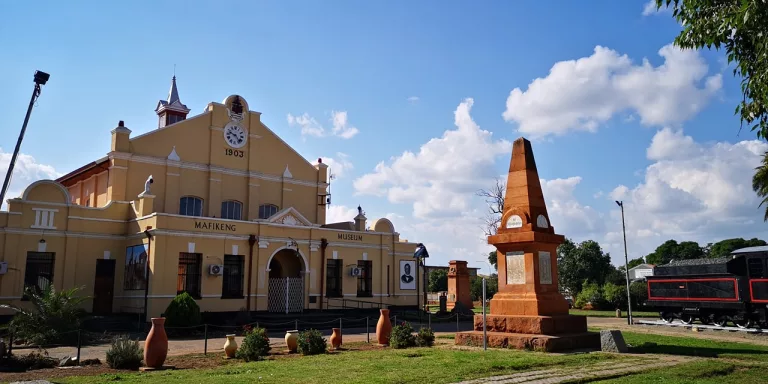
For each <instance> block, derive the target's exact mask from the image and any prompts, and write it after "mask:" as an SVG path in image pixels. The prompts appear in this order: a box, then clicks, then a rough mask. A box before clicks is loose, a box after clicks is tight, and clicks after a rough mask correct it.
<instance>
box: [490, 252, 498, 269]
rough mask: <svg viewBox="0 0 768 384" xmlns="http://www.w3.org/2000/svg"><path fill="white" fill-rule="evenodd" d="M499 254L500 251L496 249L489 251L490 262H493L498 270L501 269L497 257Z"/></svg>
mask: <svg viewBox="0 0 768 384" xmlns="http://www.w3.org/2000/svg"><path fill="white" fill-rule="evenodd" d="M497 255H498V253H496V251H495V250H494V251H490V252H488V262H489V263H491V265H493V268H495V269H496V270H498V269H499V265H498V262H499V261H498V260H497V257H498V256H497Z"/></svg>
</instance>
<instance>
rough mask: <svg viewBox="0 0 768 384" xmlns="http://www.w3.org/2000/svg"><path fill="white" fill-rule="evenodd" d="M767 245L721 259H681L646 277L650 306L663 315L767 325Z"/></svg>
mask: <svg viewBox="0 0 768 384" xmlns="http://www.w3.org/2000/svg"><path fill="white" fill-rule="evenodd" d="M767 261H768V246H761V247H749V248H742V249H738V250H735V251H733V252H732V253H731V255H730V256H728V257H724V258H717V259H694V260H677V261H672V262H670V263H669V264H665V265H660V266H657V267H656V268H654V270H653V273H654V274H653V276H647V277H646V279H647V281H648V301H647V302H646V306H648V307H651V308H654V309H655V310H658V311H659V315H660V317H661V319H662V320H664V321H666V322H671V321H672V320H673V319H680V320H681V321H682V322H683V323H686V324H691V323H693V322H694V321H695V320H697V319H698V320H699V321H700V322H701V323H703V324H714V325H717V326H721V327H723V326H725V325H726V324H728V322H732V323H733V324H735V325H736V326H738V327H741V328H749V327H751V326H752V325H755V324H758V325H759V326H760V327H762V328H765V327H768V313H767V312H768V265H766V262H767Z"/></svg>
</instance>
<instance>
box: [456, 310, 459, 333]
mask: <svg viewBox="0 0 768 384" xmlns="http://www.w3.org/2000/svg"><path fill="white" fill-rule="evenodd" d="M458 331H459V313H458V312H456V332H458Z"/></svg>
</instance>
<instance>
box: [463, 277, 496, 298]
mask: <svg viewBox="0 0 768 384" xmlns="http://www.w3.org/2000/svg"><path fill="white" fill-rule="evenodd" d="M498 291H499V275H496V274H493V275H491V276H490V277H488V278H487V279H486V280H485V298H486V299H487V300H490V299H491V298H493V295H495V294H496V292H498ZM469 294H470V296H471V297H472V301H478V300H482V299H483V278H482V277H480V276H475V277H473V278H472V279H471V280H470V281H469Z"/></svg>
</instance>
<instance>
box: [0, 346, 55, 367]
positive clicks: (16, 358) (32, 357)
mask: <svg viewBox="0 0 768 384" xmlns="http://www.w3.org/2000/svg"><path fill="white" fill-rule="evenodd" d="M58 365H59V360H56V359H54V358H52V357H49V356H48V352H45V351H43V352H42V353H41V352H39V351H35V352H30V353H29V354H28V355H11V356H10V357H8V358H5V359H2V360H0V366H2V367H3V369H5V370H6V372H24V371H31V370H34V369H45V368H54V367H57V366H58Z"/></svg>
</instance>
